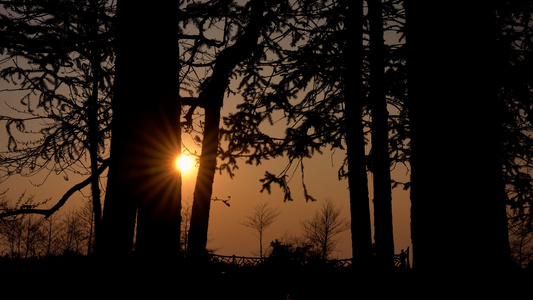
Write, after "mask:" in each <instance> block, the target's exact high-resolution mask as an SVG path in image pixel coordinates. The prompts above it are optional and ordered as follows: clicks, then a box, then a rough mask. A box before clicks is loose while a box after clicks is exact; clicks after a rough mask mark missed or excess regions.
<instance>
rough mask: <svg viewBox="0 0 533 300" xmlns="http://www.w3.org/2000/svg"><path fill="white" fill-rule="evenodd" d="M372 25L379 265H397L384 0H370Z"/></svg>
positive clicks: (375, 190) (370, 57) (377, 255)
mask: <svg viewBox="0 0 533 300" xmlns="http://www.w3.org/2000/svg"><path fill="white" fill-rule="evenodd" d="M367 3H368V18H369V25H370V31H369V35H370V53H369V58H368V60H369V64H370V91H369V92H370V95H369V97H370V107H371V116H372V152H371V154H372V156H371V157H372V163H371V170H372V174H373V185H374V227H375V234H374V239H375V247H374V249H375V252H376V263H377V266H378V267H381V268H384V269H391V268H392V267H393V266H394V236H393V228H392V192H391V174H390V157H389V129H388V126H389V117H388V115H389V113H388V110H387V100H386V94H387V91H386V87H385V84H386V82H385V59H386V56H385V41H384V38H383V8H382V3H381V0H368V1H367Z"/></svg>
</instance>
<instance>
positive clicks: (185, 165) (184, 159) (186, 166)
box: [176, 155, 195, 174]
mask: <svg viewBox="0 0 533 300" xmlns="http://www.w3.org/2000/svg"><path fill="white" fill-rule="evenodd" d="M194 165H195V162H194V158H193V157H192V156H188V155H181V156H180V157H178V158H177V159H176V168H178V169H179V170H180V171H181V173H182V174H187V173H189V172H190V171H192V169H194Z"/></svg>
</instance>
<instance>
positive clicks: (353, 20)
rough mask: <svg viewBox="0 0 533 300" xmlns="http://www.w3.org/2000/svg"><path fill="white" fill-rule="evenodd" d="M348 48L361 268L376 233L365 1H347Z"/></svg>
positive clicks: (355, 231) (349, 140) (351, 177)
mask: <svg viewBox="0 0 533 300" xmlns="http://www.w3.org/2000/svg"><path fill="white" fill-rule="evenodd" d="M345 2H346V4H345V5H346V7H347V14H346V49H345V54H344V57H345V61H346V67H345V68H346V69H345V71H344V97H345V102H344V106H345V113H344V114H345V116H344V118H345V122H346V147H347V149H346V153H347V154H346V155H347V158H348V186H349V189H350V216H351V220H352V222H351V232H352V253H353V258H354V264H355V265H356V266H357V267H358V268H362V269H366V268H369V267H370V265H371V263H372V260H373V253H372V235H371V225H370V206H369V199H368V179H367V173H366V159H365V141H364V133H363V123H362V108H363V82H362V71H363V62H362V58H363V32H362V30H363V29H362V26H363V21H362V18H363V5H362V2H357V1H345Z"/></svg>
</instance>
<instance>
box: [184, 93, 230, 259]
mask: <svg viewBox="0 0 533 300" xmlns="http://www.w3.org/2000/svg"><path fill="white" fill-rule="evenodd" d="M224 89H225V88H224ZM223 97H224V94H223V92H222V95H220V96H219V98H223ZM220 109H221V106H220V104H218V103H217V102H214V103H209V104H207V106H206V107H205V123H204V139H203V140H202V154H201V155H200V166H199V168H198V176H197V178H196V186H195V188H194V200H193V204H192V212H191V223H190V224H191V225H190V228H189V246H188V247H187V251H188V255H189V257H190V258H191V259H202V258H203V257H204V256H205V255H206V245H207V231H208V228H209V210H210V208H211V195H212V193H213V182H214V178H215V172H216V161H217V154H218V133H219V131H220V128H219V122H220Z"/></svg>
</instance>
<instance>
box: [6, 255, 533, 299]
mask: <svg viewBox="0 0 533 300" xmlns="http://www.w3.org/2000/svg"><path fill="white" fill-rule="evenodd" d="M531 275H532V274H531V273H527V272H513V273H508V274H496V275H494V274H492V275H488V274H468V273H465V272H461V271H459V270H458V271H456V272H451V271H450V270H448V272H446V274H444V273H442V272H432V273H431V274H429V273H424V274H420V273H416V272H414V271H412V270H403V271H394V272H388V273H386V272H366V273H357V272H354V271H353V270H351V269H349V268H331V267H326V266H317V265H315V266H303V267H302V266H298V267H286V266H280V265H266V266H262V267H255V268H252V267H250V268H231V267H227V266H213V265H208V266H204V267H201V268H199V267H194V266H192V265H186V264H177V263H165V262H156V261H143V262H139V261H137V260H129V261H122V262H117V261H112V262H110V261H107V262H104V261H101V260H98V259H96V258H87V257H70V258H69V257H62V258H47V259H41V260H22V261H18V260H17V261H14V260H0V287H1V290H2V291H3V292H4V293H8V292H9V294H13V295H19V296H21V297H22V298H23V299H26V298H30V297H33V296H36V297H43V296H47V297H50V296H53V297H57V298H59V299H66V298H69V299H72V298H82V299H89V298H93V299H94V298H100V297H102V296H106V297H112V298H115V297H116V298H119V299H127V298H134V299H139V298H148V299H163V298H164V299H217V300H218V299H236V300H239V299H258V300H263V299H264V300H277V299H280V300H281V299H282V300H285V299H292V300H299V299H306V300H307V299H328V300H334V299H372V298H374V299H385V298H396V297H401V298H405V297H417V299H418V298H419V297H420V298H421V297H423V298H428V299H434V298H435V297H438V298H439V299H442V298H443V297H454V298H456V297H461V298H464V297H469V298H470V297H474V298H476V299H479V298H481V297H484V296H491V297H498V296H496V295H502V296H505V299H531V297H532V296H533V276H531Z"/></svg>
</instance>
